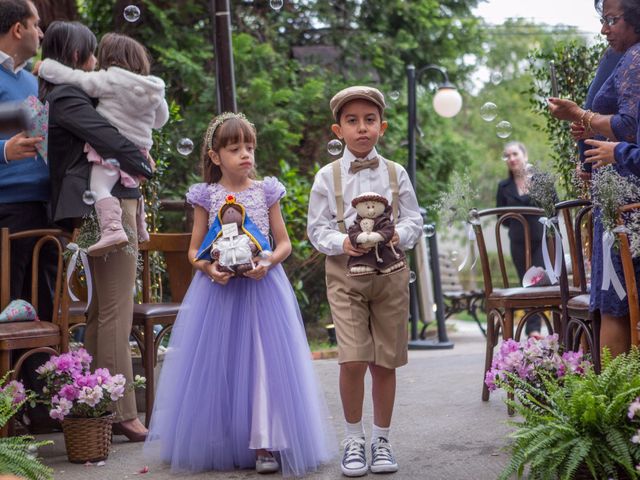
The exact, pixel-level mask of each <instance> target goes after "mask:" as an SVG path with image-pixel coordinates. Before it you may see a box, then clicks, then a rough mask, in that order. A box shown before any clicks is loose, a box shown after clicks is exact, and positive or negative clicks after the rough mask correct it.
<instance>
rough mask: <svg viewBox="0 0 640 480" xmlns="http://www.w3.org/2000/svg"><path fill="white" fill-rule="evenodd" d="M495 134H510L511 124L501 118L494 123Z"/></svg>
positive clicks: (502, 135)
mask: <svg viewBox="0 0 640 480" xmlns="http://www.w3.org/2000/svg"><path fill="white" fill-rule="evenodd" d="M496 135H497V136H499V137H500V138H507V137H508V136H510V135H511V124H510V123H509V122H507V121H506V120H502V121H501V122H498V123H497V124H496Z"/></svg>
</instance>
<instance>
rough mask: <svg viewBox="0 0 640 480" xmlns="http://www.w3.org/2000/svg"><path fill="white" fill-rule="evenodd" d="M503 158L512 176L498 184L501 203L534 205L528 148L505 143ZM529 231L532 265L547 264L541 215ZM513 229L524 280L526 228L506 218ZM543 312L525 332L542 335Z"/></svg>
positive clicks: (512, 238) (513, 246)
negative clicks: (528, 179)
mask: <svg viewBox="0 0 640 480" xmlns="http://www.w3.org/2000/svg"><path fill="white" fill-rule="evenodd" d="M503 158H504V160H505V162H507V166H508V167H509V178H507V179H505V180H502V181H501V182H500V183H499V184H498V193H497V195H496V204H497V206H498V207H530V206H532V204H531V199H530V198H529V190H528V187H527V179H526V166H527V163H528V156H527V149H526V147H525V146H524V145H523V144H522V143H520V142H509V143H507V144H506V145H505V147H504V151H503ZM527 221H528V222H529V232H530V235H531V265H532V266H533V265H535V266H543V265H544V261H543V259H542V231H543V227H542V224H541V223H540V222H539V221H538V217H533V216H529V217H528V218H527ZM504 224H505V225H506V227H507V228H508V229H509V242H510V244H511V258H512V259H513V263H514V264H515V266H516V271H517V272H518V278H519V279H520V283H521V284H522V277H523V276H524V274H525V272H526V258H525V238H524V228H523V227H522V225H521V224H520V222H518V221H509V220H507V221H505V223H504ZM541 324H542V320H541V318H540V316H538V315H534V316H532V317H531V319H530V320H529V321H528V322H527V325H526V327H525V333H526V334H527V335H528V336H530V337H538V336H540V326H541Z"/></svg>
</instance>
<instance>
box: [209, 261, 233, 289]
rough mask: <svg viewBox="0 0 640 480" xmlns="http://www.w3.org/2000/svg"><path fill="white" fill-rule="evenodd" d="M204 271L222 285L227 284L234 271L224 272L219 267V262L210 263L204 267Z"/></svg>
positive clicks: (212, 279)
mask: <svg viewBox="0 0 640 480" xmlns="http://www.w3.org/2000/svg"><path fill="white" fill-rule="evenodd" d="M204 273H206V274H207V275H208V276H209V278H210V279H211V281H212V282H213V283H219V284H220V285H226V284H227V282H228V281H229V279H230V278H231V277H233V274H232V273H229V272H224V271H222V270H220V269H218V262H213V263H209V264H208V265H206V266H205V267H204Z"/></svg>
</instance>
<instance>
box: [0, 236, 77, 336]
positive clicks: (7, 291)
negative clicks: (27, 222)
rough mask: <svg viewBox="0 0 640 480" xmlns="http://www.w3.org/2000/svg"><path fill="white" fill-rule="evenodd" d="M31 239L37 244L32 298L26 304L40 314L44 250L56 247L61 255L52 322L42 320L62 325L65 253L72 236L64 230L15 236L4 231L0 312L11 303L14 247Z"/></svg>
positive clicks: (0, 244)
mask: <svg viewBox="0 0 640 480" xmlns="http://www.w3.org/2000/svg"><path fill="white" fill-rule="evenodd" d="M27 239H32V240H33V241H34V247H33V253H32V257H31V289H30V296H29V298H24V299H23V300H26V301H28V302H30V303H31V304H32V305H33V306H34V308H35V309H36V312H37V311H38V288H39V286H38V278H39V271H40V269H39V267H40V258H41V253H42V248H43V246H45V245H47V244H52V245H53V248H54V249H55V251H56V252H57V260H56V262H57V264H56V275H55V284H54V296H53V309H52V314H51V315H52V318H43V319H42V320H46V321H49V322H52V323H55V324H57V325H61V323H62V317H63V315H62V314H61V309H60V306H61V301H62V295H63V287H64V279H65V275H64V251H65V248H66V245H67V243H68V242H69V241H70V240H71V235H70V234H69V233H68V232H65V231H63V230H60V229H38V230H25V231H23V232H15V233H11V232H10V231H9V229H8V228H2V229H0V265H1V266H2V268H0V310H2V309H4V308H5V307H6V306H7V305H8V304H9V302H10V301H11V243H12V242H14V241H16V240H27Z"/></svg>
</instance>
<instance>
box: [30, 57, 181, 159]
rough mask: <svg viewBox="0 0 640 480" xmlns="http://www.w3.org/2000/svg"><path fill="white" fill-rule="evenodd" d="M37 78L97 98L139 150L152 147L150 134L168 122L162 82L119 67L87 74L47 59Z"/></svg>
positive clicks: (106, 114)
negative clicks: (66, 86)
mask: <svg viewBox="0 0 640 480" xmlns="http://www.w3.org/2000/svg"><path fill="white" fill-rule="evenodd" d="M38 76H40V77H42V78H44V79H45V80H47V81H48V82H51V83H55V84H62V83H68V84H71V85H74V86H76V87H79V88H81V89H82V90H83V91H84V92H85V93H86V94H87V95H89V96H90V97H93V98H97V99H98V101H99V103H98V106H97V107H96V110H97V111H98V113H100V115H102V116H103V117H104V118H106V119H107V120H108V121H109V123H111V125H113V126H114V127H116V128H117V129H118V131H119V132H120V133H121V134H122V135H123V136H124V137H126V138H127V139H128V140H130V141H131V142H133V143H134V144H136V145H137V146H138V147H140V148H145V149H147V150H149V149H150V148H151V147H152V146H153V140H152V139H151V130H152V129H153V128H160V127H162V126H163V125H164V124H165V123H167V120H169V107H168V105H167V101H166V100H165V98H164V95H165V93H164V91H165V85H164V82H163V81H162V79H160V78H158V77H154V76H152V75H138V74H137V73H133V72H130V71H128V70H124V69H122V68H118V67H109V68H108V69H107V70H97V71H95V72H85V71H84V70H77V69H72V68H70V67H67V66H66V65H63V64H61V63H59V62H56V61H55V60H51V59H45V60H43V62H42V63H41V64H40V69H39V70H38Z"/></svg>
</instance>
